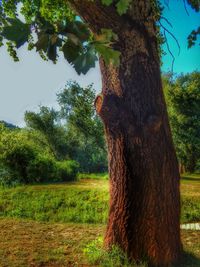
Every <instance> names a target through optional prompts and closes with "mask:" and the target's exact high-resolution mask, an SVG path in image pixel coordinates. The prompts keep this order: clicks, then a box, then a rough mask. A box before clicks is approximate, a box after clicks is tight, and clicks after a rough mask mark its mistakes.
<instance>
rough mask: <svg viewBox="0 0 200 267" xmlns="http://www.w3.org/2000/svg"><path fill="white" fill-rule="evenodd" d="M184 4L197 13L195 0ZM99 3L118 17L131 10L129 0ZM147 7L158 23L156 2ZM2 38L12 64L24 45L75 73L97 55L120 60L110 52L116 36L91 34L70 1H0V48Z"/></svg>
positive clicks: (92, 63)
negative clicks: (63, 63)
mask: <svg viewBox="0 0 200 267" xmlns="http://www.w3.org/2000/svg"><path fill="white" fill-rule="evenodd" d="M93 1H95V0H93ZM183 2H184V1H183ZM187 2H188V4H189V5H190V6H191V7H192V8H194V9H195V10H196V11H199V5H200V4H199V1H198V0H192V1H191V0H188V1H187ZM101 3H102V4H103V5H105V6H112V7H114V8H115V9H116V13H118V15H121V16H122V15H123V14H125V13H129V11H130V10H131V9H132V8H134V1H131V0H118V1H113V0H101ZM151 5H152V13H153V16H154V17H155V19H156V20H159V19H160V13H161V10H162V9H163V8H162V7H161V4H160V2H159V1H156V0H153V1H151ZM18 14H20V16H18ZM198 34H199V30H198V29H197V30H193V31H192V32H191V34H190V36H189V37H188V46H189V47H191V46H192V45H193V44H194V43H195V42H196V39H197V35H198ZM3 39H5V40H6V41H7V43H6V44H7V47H8V52H9V54H10V55H11V56H12V57H13V58H14V60H15V61H18V56H17V53H16V50H15V49H16V48H19V47H21V46H22V45H24V44H25V43H28V49H29V50H32V49H35V50H36V51H38V52H39V54H40V56H41V57H42V58H43V59H44V60H48V59H49V60H51V61H53V62H54V63H55V62H56V61H57V58H58V56H59V54H60V52H61V53H63V55H64V57H65V59H66V60H67V61H68V62H69V63H70V64H71V65H72V66H73V67H74V68H75V70H76V71H77V73H78V74H81V73H83V74H85V73H87V71H88V70H89V69H90V68H92V67H94V66H95V61H96V60H97V59H98V55H100V56H102V57H103V58H104V60H105V62H106V63H107V64H108V63H113V64H116V65H117V64H119V59H120V53H119V52H118V51H117V49H113V47H114V46H113V44H114V43H115V42H117V36H116V34H115V33H114V32H112V31H111V30H110V29H101V31H100V32H99V33H96V34H94V33H92V32H91V30H90V29H89V28H88V25H87V23H85V22H84V21H82V20H81V19H80V17H78V16H77V14H76V13H75V10H74V9H73V1H72V0H68V1H64V0H56V1H50V0H31V1H27V0H3V1H2V2H0V45H3V43H4V42H3Z"/></svg>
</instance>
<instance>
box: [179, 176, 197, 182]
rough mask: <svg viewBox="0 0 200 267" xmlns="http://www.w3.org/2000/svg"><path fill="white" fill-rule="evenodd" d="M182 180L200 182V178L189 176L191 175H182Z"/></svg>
mask: <svg viewBox="0 0 200 267" xmlns="http://www.w3.org/2000/svg"><path fill="white" fill-rule="evenodd" d="M181 180H184V181H192V182H200V178H193V177H189V176H182V177H181Z"/></svg>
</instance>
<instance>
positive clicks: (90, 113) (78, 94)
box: [57, 82, 107, 172]
mask: <svg viewBox="0 0 200 267" xmlns="http://www.w3.org/2000/svg"><path fill="white" fill-rule="evenodd" d="M57 96H58V103H59V105H60V107H61V112H60V115H61V118H62V120H64V121H65V122H66V126H67V140H68V141H67V143H68V152H69V154H70V156H71V157H72V158H73V159H75V160H77V161H78V162H79V163H80V167H81V171H86V172H102V171H105V170H107V155H106V146H105V139H104V130H103V124H102V122H101V120H100V119H99V117H98V116H97V114H96V111H95V108H94V100H95V91H94V89H93V87H92V85H89V86H86V87H81V86H80V85H79V84H78V83H76V82H69V83H67V85H66V87H65V88H64V89H63V90H62V91H61V92H60V93H59V94H58V95H57Z"/></svg>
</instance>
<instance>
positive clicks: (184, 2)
mask: <svg viewBox="0 0 200 267" xmlns="http://www.w3.org/2000/svg"><path fill="white" fill-rule="evenodd" d="M183 4H184V8H185V11H186V13H187V15H188V16H189V15H190V14H189V12H188V10H187V6H186V1H185V0H183Z"/></svg>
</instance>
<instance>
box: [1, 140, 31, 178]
mask: <svg viewBox="0 0 200 267" xmlns="http://www.w3.org/2000/svg"><path fill="white" fill-rule="evenodd" d="M34 158H35V153H34V150H33V149H32V148H31V146H29V145H27V144H16V145H15V146H13V147H12V149H10V150H5V151H4V154H3V157H2V163H3V165H4V166H5V169H6V170H9V173H10V176H9V177H10V178H11V179H12V180H13V179H14V180H17V181H19V182H22V183H28V182H29V181H28V179H27V178H28V173H27V168H28V165H29V163H30V162H31V161H32V160H33V159H34ZM12 177H13V178H12ZM8 180H9V179H8Z"/></svg>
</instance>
